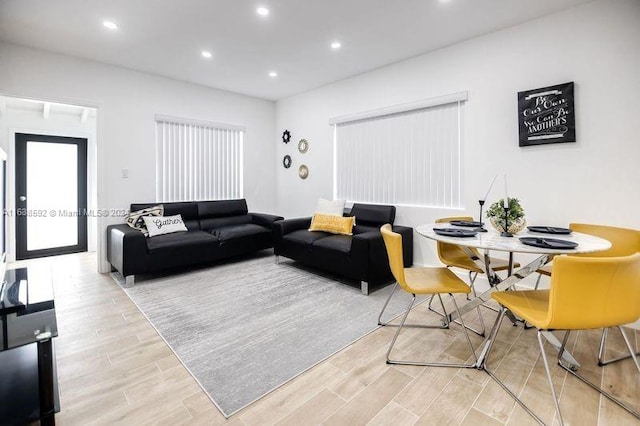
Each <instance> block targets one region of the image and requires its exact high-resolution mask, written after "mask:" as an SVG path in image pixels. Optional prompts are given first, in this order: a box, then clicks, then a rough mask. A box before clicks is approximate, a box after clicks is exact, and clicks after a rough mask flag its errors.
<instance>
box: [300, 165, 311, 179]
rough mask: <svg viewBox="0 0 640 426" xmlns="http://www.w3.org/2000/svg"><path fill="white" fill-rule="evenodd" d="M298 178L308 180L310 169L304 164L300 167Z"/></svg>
mask: <svg viewBox="0 0 640 426" xmlns="http://www.w3.org/2000/svg"><path fill="white" fill-rule="evenodd" d="M298 176H300V179H306V178H307V177H309V168H308V167H307V166H305V165H304V164H303V165H302V166H300V167H299V168H298Z"/></svg>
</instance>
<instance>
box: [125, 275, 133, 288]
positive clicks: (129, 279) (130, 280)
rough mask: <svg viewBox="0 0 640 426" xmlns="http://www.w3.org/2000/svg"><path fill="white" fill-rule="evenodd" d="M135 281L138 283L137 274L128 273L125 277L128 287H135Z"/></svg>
mask: <svg viewBox="0 0 640 426" xmlns="http://www.w3.org/2000/svg"><path fill="white" fill-rule="evenodd" d="M135 283H136V276H135V275H127V276H126V277H124V286H125V287H126V288H129V287H133V285H134V284H135Z"/></svg>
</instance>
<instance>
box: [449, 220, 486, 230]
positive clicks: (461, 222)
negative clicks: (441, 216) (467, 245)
mask: <svg viewBox="0 0 640 426" xmlns="http://www.w3.org/2000/svg"><path fill="white" fill-rule="evenodd" d="M449 223H450V224H452V225H455V226H465V227H469V228H481V227H482V225H484V223H482V222H474V221H470V220H452V221H451V222H449Z"/></svg>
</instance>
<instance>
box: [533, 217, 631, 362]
mask: <svg viewBox="0 0 640 426" xmlns="http://www.w3.org/2000/svg"><path fill="white" fill-rule="evenodd" d="M569 229H571V230H572V231H575V232H580V233H582V234H588V235H593V236H595V237H600V238H604V239H605V240H608V241H609V242H610V243H611V248H610V249H609V250H605V251H599V252H596V253H586V254H578V255H575V256H580V257H620V256H630V255H632V254H634V253H637V252H640V231H638V230H635V229H628V228H618V227H615V226H605V225H594V224H588V223H571V224H569ZM551 271H552V265H545V266H544V267H542V268H540V269H539V270H538V271H537V272H539V273H540V275H539V276H538V280H537V281H536V285H535V287H534V289H537V288H538V283H539V282H540V278H541V277H542V275H546V276H551ZM607 334H608V329H606V328H605V329H603V330H602V336H601V338H600V349H599V351H598V365H600V366H603V365H607V364H610V363H612V362H616V361H620V360H623V359H627V358H629V356H628V355H627V356H621V357H617V358H613V359H609V360H605V359H604V355H605V349H606V342H607ZM636 354H637V355H640V353H637V352H636Z"/></svg>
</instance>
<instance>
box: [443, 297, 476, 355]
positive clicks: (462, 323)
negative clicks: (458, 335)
mask: <svg viewBox="0 0 640 426" xmlns="http://www.w3.org/2000/svg"><path fill="white" fill-rule="evenodd" d="M449 297H451V300H452V301H453V306H455V307H456V312H457V313H458V317H459V318H460V324H461V325H462V331H464V335H465V337H466V338H467V343H468V344H469V347H470V348H471V353H472V354H473V359H474V363H473V366H475V365H476V364H477V363H478V356H477V355H476V350H475V349H474V348H473V344H472V343H471V338H470V337H469V332H468V331H467V326H466V325H464V320H463V319H462V315H460V309H459V308H458V302H456V298H455V297H453V294H451V293H449Z"/></svg>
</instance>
